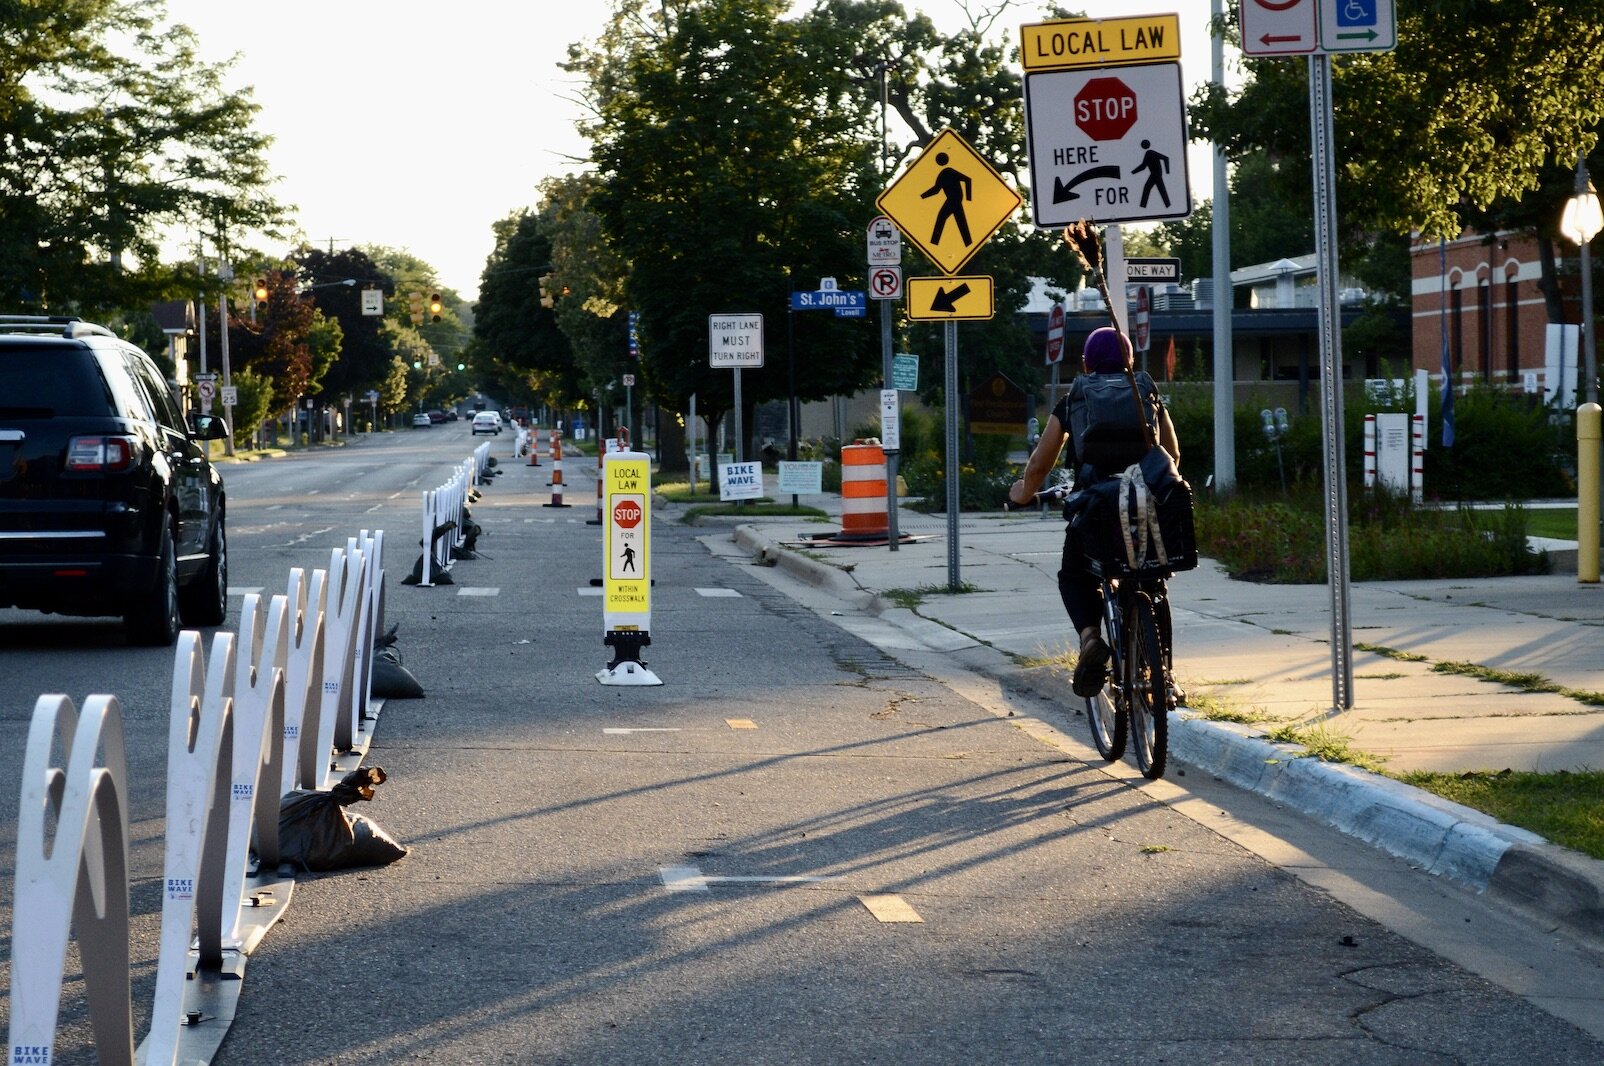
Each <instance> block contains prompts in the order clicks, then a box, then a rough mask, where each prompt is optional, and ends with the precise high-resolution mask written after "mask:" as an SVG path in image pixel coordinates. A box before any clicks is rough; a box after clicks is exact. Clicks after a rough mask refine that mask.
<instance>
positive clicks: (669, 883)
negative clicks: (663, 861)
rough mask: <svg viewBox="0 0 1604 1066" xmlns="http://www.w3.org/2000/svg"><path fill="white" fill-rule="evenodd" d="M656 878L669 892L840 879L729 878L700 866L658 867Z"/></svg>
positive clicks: (802, 883)
mask: <svg viewBox="0 0 1604 1066" xmlns="http://www.w3.org/2000/svg"><path fill="white" fill-rule="evenodd" d="M657 876H658V877H659V878H660V879H661V880H662V882H663V887H664V888H666V889H668V890H669V891H670V892H708V891H711V890H712V889H711V886H713V885H715V884H723V885H805V884H815V883H817V882H820V881H838V880H840V878H837V877H830V876H826V875H818V874H801V875H797V876H792V877H731V876H724V875H718V874H715V875H711V876H710V875H708V874H704V873H702V868H701V867H700V866H659V867H658V868H657Z"/></svg>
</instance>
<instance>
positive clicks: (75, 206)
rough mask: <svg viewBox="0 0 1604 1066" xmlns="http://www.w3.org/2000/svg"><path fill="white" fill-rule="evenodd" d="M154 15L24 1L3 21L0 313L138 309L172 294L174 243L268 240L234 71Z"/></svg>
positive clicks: (258, 168) (267, 204) (252, 141)
mask: <svg viewBox="0 0 1604 1066" xmlns="http://www.w3.org/2000/svg"><path fill="white" fill-rule="evenodd" d="M164 18H165V9H164V7H163V6H162V5H161V4H160V3H159V2H158V3H149V2H143V3H134V2H131V0H32V2H28V3H22V4H16V3H10V4H6V5H5V6H4V15H3V17H0V55H3V56H4V57H5V60H4V62H3V64H0V145H4V150H3V151H0V303H4V304H5V305H6V306H9V307H13V308H25V309H26V308H37V309H41V310H42V309H46V308H48V309H51V310H56V311H65V310H75V309H82V310H87V311H94V312H96V313H97V314H101V315H103V314H104V310H105V309H110V308H130V309H131V308H134V307H141V308H142V307H144V306H145V305H147V304H148V303H149V302H150V301H152V300H154V299H158V298H160V297H162V296H164V295H168V294H172V293H176V291H177V289H176V286H175V277H174V274H173V272H172V271H171V270H170V269H168V268H164V267H161V266H160V265H159V264H158V263H157V253H158V242H159V238H160V236H161V234H162V233H163V231H165V230H167V229H169V228H175V227H176V228H190V229H200V230H206V231H212V232H227V231H235V232H238V231H242V230H265V231H269V232H270V231H272V230H273V229H274V228H275V227H276V226H277V225H278V224H280V223H281V222H283V221H284V218H285V209H284V208H283V207H282V206H281V205H279V204H278V203H276V202H275V201H274V200H273V199H272V198H271V197H269V196H268V195H266V192H265V190H266V187H267V184H268V181H269V175H268V171H267V163H266V156H265V149H266V145H267V138H266V137H265V136H264V135H262V134H261V133H259V132H257V131H256V130H255V128H254V127H253V119H254V115H255V113H256V111H257V107H256V105H255V104H254V103H253V102H252V100H251V96H250V93H249V91H248V90H237V91H230V90H228V89H226V88H225V87H224V76H225V74H226V73H227V71H228V65H227V64H208V63H204V62H202V61H201V60H200V59H199V58H198V56H197V55H196V48H195V46H196V40H195V37H194V34H193V33H192V32H191V31H190V30H189V29H188V28H187V27H184V26H172V27H165V26H163V25H162V20H163V19H164Z"/></svg>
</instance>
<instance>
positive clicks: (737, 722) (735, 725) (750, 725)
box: [724, 718, 757, 729]
mask: <svg viewBox="0 0 1604 1066" xmlns="http://www.w3.org/2000/svg"><path fill="white" fill-rule="evenodd" d="M724 724H725V725H727V726H729V727H730V728H731V729H756V728H757V723H756V722H754V721H752V719H750V718H726V719H724Z"/></svg>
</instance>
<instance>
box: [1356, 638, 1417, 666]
mask: <svg viewBox="0 0 1604 1066" xmlns="http://www.w3.org/2000/svg"><path fill="white" fill-rule="evenodd" d="M1353 646H1354V647H1355V648H1357V649H1358V650H1359V651H1367V652H1369V653H1370V654H1371V655H1379V656H1381V657H1382V658H1383V659H1395V660H1397V661H1398V662H1401V663H1423V662H1427V661H1429V660H1427V658H1426V657H1425V656H1424V655H1416V654H1415V653H1414V652H1412V651H1399V650H1398V649H1397V648H1389V647H1387V646H1386V645H1385V644H1363V643H1360V642H1359V641H1354V645H1353Z"/></svg>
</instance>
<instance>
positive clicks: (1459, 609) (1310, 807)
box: [662, 494, 1604, 945]
mask: <svg viewBox="0 0 1604 1066" xmlns="http://www.w3.org/2000/svg"><path fill="white" fill-rule="evenodd" d="M799 502H801V503H803V504H806V505H810V506H816V507H819V508H821V509H822V510H824V511H825V512H826V513H827V514H829V515H831V516H832V523H833V522H835V521H838V520H839V517H840V513H841V512H840V501H839V497H835V496H832V495H830V494H825V495H822V496H818V497H803V498H802V499H801V500H800V501H799ZM673 510H674V508H673V507H672V506H670V507H667V508H666V509H665V511H664V513H662V518H664V519H667V520H670V521H672V520H673ZM723 521H725V522H726V523H727V524H728V525H729V526H730V527H731V535H732V536H733V538H734V540H735V543H736V544H737V545H738V546H739V547H740V548H741V549H742V550H743V551H744V552H748V553H751V554H753V555H765V556H768V557H769V558H771V559H772V560H773V561H774V562H775V563H776V564H777V565H779V566H781V567H782V568H784V569H785V570H787V571H788V572H790V573H791V574H792V575H793V576H795V577H797V578H799V579H801V580H803V581H806V582H807V583H809V584H812V585H815V586H818V587H821V588H825V589H828V590H831V591H832V592H833V593H835V594H836V595H839V596H841V597H843V599H844V600H845V601H847V602H850V603H851V604H853V605H854V606H857V607H860V608H862V609H865V610H867V611H869V612H870V613H872V614H874V615H876V616H877V617H878V618H879V620H880V621H882V622H885V623H888V624H889V625H890V626H892V627H894V628H895V629H896V630H898V631H899V632H900V634H901V636H900V637H899V638H898V639H903V640H913V641H915V642H916V644H917V645H918V646H922V647H926V648H930V649H933V650H937V651H941V652H944V653H947V654H951V655H953V656H955V657H957V658H960V659H961V660H962V661H963V662H964V664H965V665H966V666H969V667H970V668H972V669H980V670H982V671H984V672H987V673H991V674H993V675H995V676H998V677H999V678H1000V679H1001V680H1004V681H1005V682H1006V683H1008V684H1010V685H1013V686H1015V687H1020V688H1024V689H1027V690H1030V691H1035V692H1037V693H1039V694H1042V695H1048V696H1051V697H1053V698H1054V699H1055V701H1056V700H1060V698H1062V701H1061V702H1060V703H1059V705H1060V706H1064V707H1066V708H1069V707H1072V706H1073V704H1074V702H1076V701H1074V700H1073V698H1072V697H1070V696H1069V691H1068V689H1069V686H1068V678H1067V673H1066V672H1064V671H1063V670H1062V668H1061V667H1057V666H1051V665H1041V663H1042V662H1043V661H1044V660H1049V659H1052V658H1054V657H1056V656H1059V655H1061V654H1062V653H1063V652H1065V651H1066V650H1068V649H1069V648H1070V647H1071V645H1072V641H1071V639H1070V634H1069V632H1068V628H1069V627H1068V620H1067V619H1066V617H1065V615H1064V613H1063V608H1062V606H1061V605H1060V603H1059V600H1058V593H1057V585H1056V574H1057V571H1058V563H1059V555H1060V550H1061V546H1062V537H1063V524H1062V522H1061V521H1060V520H1059V518H1058V516H1057V514H1056V513H1053V514H1050V515H1049V516H1048V517H1046V518H1045V519H1044V518H1042V517H1040V516H1038V515H1037V514H1036V513H1034V512H1031V513H1027V514H1015V515H1006V514H974V515H963V516H962V517H961V518H960V521H959V536H958V542H959V550H958V578H959V581H960V582H961V583H962V584H963V585H965V586H968V587H970V588H972V589H973V590H974V591H971V592H967V593H963V594H957V595H954V594H950V593H948V592H947V588H948V584H949V576H950V575H949V569H948V566H949V564H948V544H947V519H946V516H945V515H940V514H935V515H926V514H921V513H919V512H917V511H913V510H911V509H909V508H907V507H905V506H904V507H902V508H900V509H899V512H898V526H899V529H900V530H901V532H903V533H905V534H915V535H917V536H920V537H928V539H922V540H920V541H919V542H917V543H913V544H903V545H901V546H899V548H898V550H897V551H891V550H890V549H889V548H887V547H883V546H882V547H877V548H868V547H865V548H856V547H816V546H815V547H808V548H805V549H796V548H786V547H783V546H782V545H783V542H786V541H793V542H794V541H796V540H797V539H799V538H800V537H803V536H806V535H809V534H813V533H818V532H824V531H828V530H830V529H831V528H832V524H824V525H820V524H813V523H808V522H806V521H804V520H799V519H794V518H785V519H772V518H760V519H754V520H752V521H750V522H732V521H730V520H723ZM708 524H709V525H710V526H711V524H712V523H711V521H710V522H709V523H708ZM893 593H901V594H902V595H901V596H897V595H891V594H893ZM908 594H917V595H918V603H917V605H916V606H915V607H913V608H911V609H909V608H905V607H900V606H898V605H897V604H898V601H899V599H903V600H904V601H905V600H906V598H907V595H908ZM1171 595H1172V598H1173V606H1174V613H1175V627H1176V648H1175V673H1176V675H1177V678H1178V680H1179V681H1180V683H1181V684H1182V686H1183V687H1184V688H1185V690H1186V691H1187V693H1188V696H1189V698H1191V699H1192V700H1193V702H1197V697H1198V696H1200V695H1206V696H1212V697H1217V698H1219V699H1221V700H1224V701H1226V702H1228V703H1229V705H1230V706H1232V707H1234V708H1237V709H1243V710H1248V709H1256V710H1258V711H1260V712H1262V713H1263V714H1266V715H1268V716H1270V717H1271V718H1274V719H1277V720H1280V721H1285V722H1297V723H1299V724H1300V725H1314V724H1320V725H1324V726H1326V727H1327V728H1329V729H1330V730H1332V731H1333V732H1335V733H1337V734H1341V735H1345V736H1347V737H1349V738H1350V739H1351V743H1352V745H1353V746H1354V747H1355V748H1357V749H1359V750H1361V751H1364V752H1367V753H1370V754H1373V755H1377V756H1382V757H1384V758H1385V759H1386V765H1387V767H1388V769H1389V770H1392V771H1404V770H1413V769H1426V770H1441V771H1465V770H1494V771H1496V770H1502V769H1505V768H1511V769H1516V770H1541V771H1556V770H1568V769H1582V768H1601V767H1604V707H1600V706H1592V705H1589V704H1587V703H1584V702H1581V701H1579V700H1577V699H1575V698H1573V697H1572V696H1569V695H1565V694H1562V693H1555V692H1539V693H1534V692H1525V691H1521V690H1518V689H1516V688H1513V687H1510V686H1507V685H1505V684H1501V683H1498V682H1497V681H1489V680H1483V679H1481V678H1478V677H1475V676H1468V675H1466V674H1464V673H1442V672H1437V671H1434V670H1433V669H1432V668H1433V666H1434V665H1436V664H1439V663H1458V664H1473V665H1475V666H1479V667H1485V668H1488V669H1491V670H1496V671H1504V672H1509V673H1522V674H1537V675H1540V676H1541V677H1542V678H1545V679H1547V680H1548V681H1551V682H1554V683H1555V684H1557V685H1559V686H1563V687H1565V688H1569V689H1573V690H1578V691H1581V692H1589V693H1599V692H1604V588H1601V587H1600V586H1599V585H1583V584H1580V583H1578V582H1577V580H1576V577H1575V574H1574V571H1573V572H1571V573H1559V574H1550V575H1544V576H1539V577H1511V578H1492V579H1475V580H1459V581H1389V582H1365V583H1362V584H1357V583H1356V584H1354V585H1353V586H1352V591H1351V595H1350V599H1349V614H1350V618H1351V623H1352V640H1353V643H1354V645H1355V649H1354V654H1353V667H1354V701H1353V702H1354V706H1353V708H1352V709H1350V710H1345V711H1341V712H1335V711H1334V709H1333V703H1334V699H1333V695H1334V694H1333V686H1332V661H1331V644H1330V641H1331V605H1330V592H1329V590H1328V588H1327V587H1326V586H1324V585H1318V586H1299V585H1259V584H1253V583H1250V582H1239V581H1233V580H1231V579H1230V578H1228V577H1227V576H1226V575H1225V574H1224V572H1223V571H1222V570H1221V569H1220V568H1219V567H1218V566H1217V565H1215V564H1214V563H1212V562H1210V561H1207V560H1205V561H1204V562H1203V564H1202V565H1201V566H1199V568H1198V569H1197V570H1195V571H1191V572H1188V573H1185V574H1182V575H1178V576H1177V577H1176V578H1175V579H1174V580H1173V581H1172V582H1171ZM1359 645H1363V646H1364V647H1365V648H1366V649H1369V650H1360V648H1359V647H1358V646H1359ZM1416 657H1421V658H1418V659H1417V658H1416ZM1067 728H1069V729H1070V730H1071V731H1072V732H1074V733H1075V734H1076V735H1080V734H1082V733H1084V732H1085V727H1084V721H1083V720H1079V721H1071V722H1070V723H1069V724H1068V726H1067ZM1264 731H1265V727H1263V726H1241V725H1234V724H1231V723H1224V722H1212V721H1207V720H1204V719H1202V718H1198V717H1195V716H1192V715H1190V714H1188V713H1187V712H1185V711H1183V712H1182V713H1181V714H1180V716H1179V720H1178V721H1176V722H1175V724H1173V725H1172V727H1171V741H1170V746H1171V754H1172V757H1173V758H1175V759H1178V760H1180V761H1182V762H1185V763H1187V764H1189V765H1190V766H1195V767H1197V768H1198V769H1202V770H1206V771H1208V772H1210V773H1212V774H1214V775H1215V776H1219V777H1223V778H1226V779H1229V780H1231V781H1233V782H1234V783H1236V784H1238V785H1241V786H1242V787H1246V788H1251V789H1253V790H1255V791H1259V792H1262V793H1265V794H1267V795H1271V796H1273V797H1275V798H1276V799H1277V800H1278V801H1280V802H1285V803H1287V804H1289V805H1292V806H1295V807H1297V808H1299V809H1301V810H1303V811H1304V812H1305V813H1307V814H1309V815H1311V816H1313V817H1316V818H1319V819H1321V820H1323V821H1325V822H1327V823H1328V824H1332V825H1335V826H1337V827H1339V828H1342V829H1344V830H1345V831H1347V832H1350V833H1352V834H1353V835H1356V836H1359V837H1361V838H1362V839H1365V840H1368V841H1370V842H1371V843H1374V844H1376V845H1378V846H1381V847H1383V848H1385V849H1386V850H1388V851H1391V852H1393V853H1394V854H1397V855H1401V856H1403V857H1405V858H1408V859H1411V860H1412V861H1416V862H1418V863H1419V864H1421V865H1422V866H1423V867H1425V868H1428V869H1431V870H1433V871H1435V872H1438V873H1442V874H1444V875H1446V876H1449V877H1451V878H1453V879H1454V880H1456V881H1458V882H1460V883H1462V884H1465V885H1468V886H1469V887H1471V888H1472V889H1474V890H1475V891H1478V892H1487V893H1489V894H1490V895H1495V896H1499V897H1502V898H1504V899H1506V900H1507V901H1509V902H1511V903H1513V904H1515V905H1517V906H1520V907H1523V908H1525V909H1527V910H1528V911H1530V912H1533V913H1536V914H1537V915H1539V916H1540V917H1542V918H1544V919H1546V920H1549V921H1560V922H1563V923H1565V924H1566V925H1567V926H1569V927H1570V928H1572V929H1573V930H1574V931H1576V932H1579V933H1583V934H1584V935H1587V936H1589V937H1591V938H1592V939H1593V940H1594V942H1595V943H1597V944H1601V945H1604V862H1597V861H1594V860H1591V859H1587V858H1585V857H1582V856H1579V855H1577V854H1576V853H1574V852H1570V851H1567V850H1565V849H1562V848H1558V847H1555V846H1554V845H1551V844H1548V843H1546V842H1544V841H1542V840H1541V839H1540V838H1538V837H1536V836H1535V835H1533V834H1531V833H1527V832H1525V831H1524V830H1520V829H1516V828H1513V827H1510V826H1503V825H1500V824H1499V823H1497V822H1495V821H1493V820H1492V819H1490V818H1488V817H1487V816H1485V815H1482V814H1480V813H1479V812H1475V811H1471V810H1469V809H1468V808H1464V807H1461V806H1459V805H1457V804H1453V803H1449V802H1447V801H1444V800H1442V799H1439V798H1437V797H1435V796H1432V795H1430V794H1428V793H1425V792H1423V791H1421V790H1417V789H1413V788H1408V787H1406V786H1403V785H1400V784H1398V783H1397V782H1395V781H1392V780H1391V779H1389V778H1385V777H1383V776H1381V775H1377V774H1371V773H1368V772H1366V771H1363V770H1357V769H1354V768H1352V767H1348V766H1339V765H1334V764H1327V763H1320V762H1318V761H1317V760H1314V759H1302V758H1298V757H1297V756H1298V755H1299V754H1300V749H1297V748H1295V747H1291V746H1287V745H1271V744H1269V743H1267V742H1266V741H1264V740H1263V739H1262V737H1263V734H1264Z"/></svg>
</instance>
